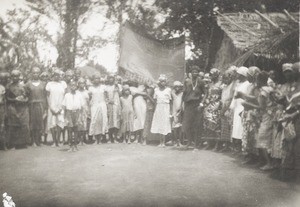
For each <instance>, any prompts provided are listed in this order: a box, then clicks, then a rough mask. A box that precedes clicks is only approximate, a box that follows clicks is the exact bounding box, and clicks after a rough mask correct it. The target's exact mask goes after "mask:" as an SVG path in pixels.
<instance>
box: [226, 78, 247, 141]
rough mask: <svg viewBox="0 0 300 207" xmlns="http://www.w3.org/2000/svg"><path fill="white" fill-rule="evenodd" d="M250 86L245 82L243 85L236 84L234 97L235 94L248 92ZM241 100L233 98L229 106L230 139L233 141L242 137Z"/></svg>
mask: <svg viewBox="0 0 300 207" xmlns="http://www.w3.org/2000/svg"><path fill="white" fill-rule="evenodd" d="M250 86H251V83H249V82H248V81H245V82H243V83H237V85H236V88H235V92H234V96H235V95H236V94H237V92H242V93H246V94H247V92H248V91H249V87H250ZM242 102H243V99H241V98H238V99H236V98H233V99H232V102H231V104H230V109H232V110H233V128H232V134H231V137H232V138H234V139H242V137H243V131H244V128H243V123H242V117H241V114H242V112H243V111H244V106H243V105H242Z"/></svg>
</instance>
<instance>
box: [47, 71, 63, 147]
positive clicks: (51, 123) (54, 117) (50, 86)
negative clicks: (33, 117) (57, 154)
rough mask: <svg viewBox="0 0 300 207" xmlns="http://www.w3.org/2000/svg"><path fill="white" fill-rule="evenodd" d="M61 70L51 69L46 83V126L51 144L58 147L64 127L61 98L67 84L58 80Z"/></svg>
mask: <svg viewBox="0 0 300 207" xmlns="http://www.w3.org/2000/svg"><path fill="white" fill-rule="evenodd" d="M60 75H61V72H60V70H58V69H55V70H54V71H53V75H52V81H50V82H48V83H47V85H46V92H47V98H48V120H47V128H48V130H50V131H51V134H52V138H53V141H54V143H53V146H56V147H59V138H60V135H61V131H62V129H63V128H64V127H65V121H64V110H63V106H62V103H63V99H64V95H65V91H66V89H67V85H66V83H65V82H64V81H61V80H60Z"/></svg>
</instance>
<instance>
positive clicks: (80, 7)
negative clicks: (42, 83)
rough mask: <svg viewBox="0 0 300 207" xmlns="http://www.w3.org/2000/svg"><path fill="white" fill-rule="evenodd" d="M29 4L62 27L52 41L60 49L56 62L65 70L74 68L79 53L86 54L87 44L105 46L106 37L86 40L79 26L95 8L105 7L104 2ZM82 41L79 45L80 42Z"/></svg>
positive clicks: (80, 0) (72, 0)
mask: <svg viewBox="0 0 300 207" xmlns="http://www.w3.org/2000/svg"><path fill="white" fill-rule="evenodd" d="M26 1H27V3H28V6H29V7H30V8H31V9H32V10H34V11H36V12H38V13H39V14H40V15H42V16H46V17H47V18H49V19H51V20H55V21H56V22H57V23H58V25H59V27H60V29H59V31H58V34H57V37H56V38H54V37H52V43H53V45H54V46H55V47H56V48H57V51H58V58H57V61H56V65H57V66H58V67H61V68H63V69H64V70H67V69H70V68H74V67H75V60H76V56H78V55H81V56H86V52H88V51H89V49H88V48H86V47H87V46H91V43H94V44H97V45H98V46H99V45H104V44H106V43H107V41H106V40H104V39H102V38H99V37H89V39H83V38H82V36H81V35H80V34H79V32H78V29H79V27H80V26H81V25H83V24H85V23H86V21H87V19H88V17H89V15H91V14H92V13H93V12H94V11H95V8H99V6H103V5H104V4H103V2H102V1H96V0H62V1H61V0H42V1H35V0H26ZM79 41H80V42H81V44H80V46H78V42H79Z"/></svg>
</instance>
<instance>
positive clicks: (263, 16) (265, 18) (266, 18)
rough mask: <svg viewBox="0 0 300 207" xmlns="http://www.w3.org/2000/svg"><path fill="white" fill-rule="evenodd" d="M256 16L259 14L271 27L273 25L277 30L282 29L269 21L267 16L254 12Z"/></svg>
mask: <svg viewBox="0 0 300 207" xmlns="http://www.w3.org/2000/svg"><path fill="white" fill-rule="evenodd" d="M254 11H255V13H256V14H258V15H259V16H260V17H261V18H263V19H264V20H266V21H267V22H268V23H269V24H270V25H272V26H273V27H275V28H277V29H280V27H279V26H278V25H277V24H276V23H274V22H273V21H272V20H271V19H269V18H268V17H267V16H266V15H264V14H262V13H260V12H259V11H257V10H254Z"/></svg>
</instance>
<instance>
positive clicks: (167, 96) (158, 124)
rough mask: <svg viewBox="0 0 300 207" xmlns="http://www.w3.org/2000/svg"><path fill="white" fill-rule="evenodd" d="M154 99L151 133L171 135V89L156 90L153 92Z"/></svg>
mask: <svg viewBox="0 0 300 207" xmlns="http://www.w3.org/2000/svg"><path fill="white" fill-rule="evenodd" d="M154 99H156V107H155V111H154V115H153V120H152V126H151V133H153V134H162V135H167V134H169V133H171V119H170V115H171V112H170V101H171V99H172V95H171V89H170V88H165V89H164V90H160V89H159V88H156V89H155V91H154Z"/></svg>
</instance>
